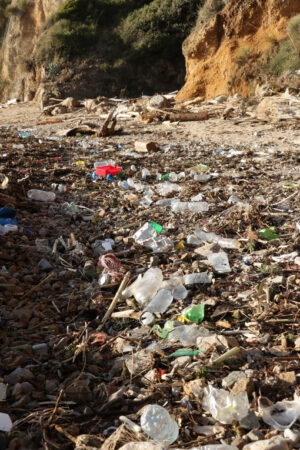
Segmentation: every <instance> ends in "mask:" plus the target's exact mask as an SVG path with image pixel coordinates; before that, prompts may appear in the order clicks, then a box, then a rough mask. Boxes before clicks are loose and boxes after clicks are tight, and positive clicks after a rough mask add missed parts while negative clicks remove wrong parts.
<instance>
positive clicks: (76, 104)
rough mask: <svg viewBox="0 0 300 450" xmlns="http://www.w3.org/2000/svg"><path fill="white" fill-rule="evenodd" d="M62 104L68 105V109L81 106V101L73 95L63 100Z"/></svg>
mask: <svg viewBox="0 0 300 450" xmlns="http://www.w3.org/2000/svg"><path fill="white" fill-rule="evenodd" d="M61 105H62V106H66V107H67V108H68V109H73V108H78V107H79V106H80V101H79V100H76V99H75V98H73V97H67V98H65V99H64V101H62V102H61Z"/></svg>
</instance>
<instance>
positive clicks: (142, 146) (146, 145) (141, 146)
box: [134, 141, 158, 153]
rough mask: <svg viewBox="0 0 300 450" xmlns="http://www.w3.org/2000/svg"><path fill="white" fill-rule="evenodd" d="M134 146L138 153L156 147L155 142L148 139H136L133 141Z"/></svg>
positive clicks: (155, 148) (153, 149)
mask: <svg viewBox="0 0 300 450" xmlns="http://www.w3.org/2000/svg"><path fill="white" fill-rule="evenodd" d="M134 148H135V150H136V151H137V152H139V153H147V152H149V151H155V150H157V148H158V147H157V144H156V142H152V141H148V142H143V141H136V142H135V143H134Z"/></svg>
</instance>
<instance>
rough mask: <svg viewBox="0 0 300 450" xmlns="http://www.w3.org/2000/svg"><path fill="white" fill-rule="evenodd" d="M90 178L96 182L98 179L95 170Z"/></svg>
mask: <svg viewBox="0 0 300 450" xmlns="http://www.w3.org/2000/svg"><path fill="white" fill-rule="evenodd" d="M92 178H93V180H97V178H99V177H98V175H96V170H94V172H93V173H92Z"/></svg>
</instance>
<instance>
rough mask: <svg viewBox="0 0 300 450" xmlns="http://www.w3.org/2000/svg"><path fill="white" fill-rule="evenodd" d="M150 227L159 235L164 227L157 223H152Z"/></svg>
mask: <svg viewBox="0 0 300 450" xmlns="http://www.w3.org/2000/svg"><path fill="white" fill-rule="evenodd" d="M150 225H151V227H152V228H154V230H155V231H156V232H157V233H161V232H162V230H163V227H162V226H161V225H159V224H158V223H156V222H151V223H150Z"/></svg>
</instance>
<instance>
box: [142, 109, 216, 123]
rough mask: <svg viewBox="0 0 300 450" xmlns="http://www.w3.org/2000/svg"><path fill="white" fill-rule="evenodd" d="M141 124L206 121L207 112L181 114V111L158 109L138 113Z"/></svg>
mask: <svg viewBox="0 0 300 450" xmlns="http://www.w3.org/2000/svg"><path fill="white" fill-rule="evenodd" d="M140 117H141V120H142V121H143V122H151V121H152V120H155V119H156V120H160V121H165V120H170V121H171V122H196V121H199V120H207V119H208V117H209V116H208V113H207V112H197V113H191V112H183V111H174V110H172V111H163V110H160V109H156V110H152V111H147V112H142V113H140Z"/></svg>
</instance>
